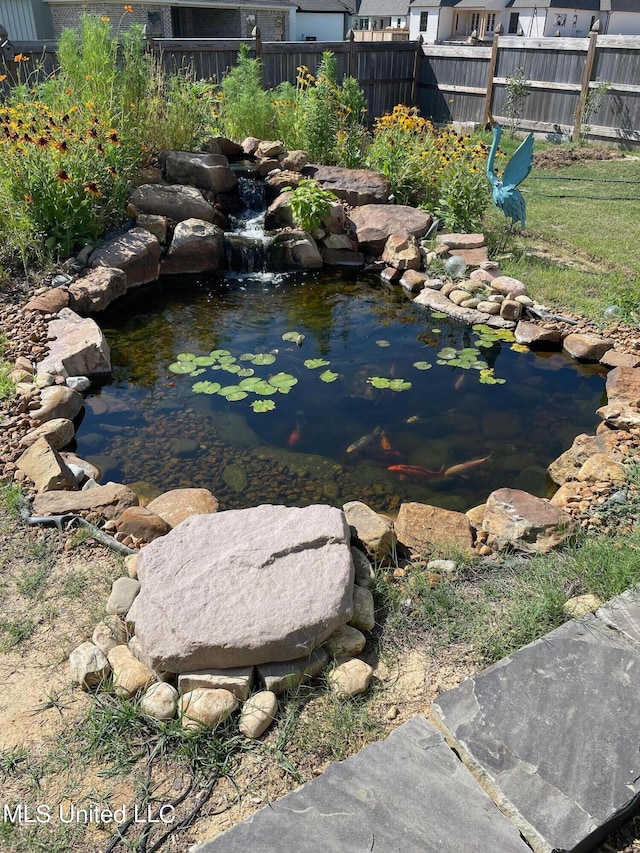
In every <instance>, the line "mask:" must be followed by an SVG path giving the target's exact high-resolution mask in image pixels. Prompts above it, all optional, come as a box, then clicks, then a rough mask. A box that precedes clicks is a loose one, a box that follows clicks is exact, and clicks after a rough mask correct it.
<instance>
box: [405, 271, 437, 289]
mask: <svg viewBox="0 0 640 853" xmlns="http://www.w3.org/2000/svg"><path fill="white" fill-rule="evenodd" d="M430 278H431V276H430V275H429V274H428V273H426V272H419V271H418V269H417V268H416V269H408V270H406V272H405V273H404V274H403V275H402V277H401V279H400V284H401V285H402V287H404V289H405V290H408V291H409V293H418V292H419V291H420V290H422V288H423V287H424V286H425V281H428V280H429V279H430Z"/></svg>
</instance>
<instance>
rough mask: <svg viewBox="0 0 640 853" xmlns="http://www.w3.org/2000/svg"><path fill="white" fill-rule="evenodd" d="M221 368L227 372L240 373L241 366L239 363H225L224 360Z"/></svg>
mask: <svg viewBox="0 0 640 853" xmlns="http://www.w3.org/2000/svg"><path fill="white" fill-rule="evenodd" d="M221 367H222V369H223V370H226V371H227V373H240V371H241V370H242V368H241V367H240V365H239V364H227V363H226V362H225V363H224V364H222V365H221Z"/></svg>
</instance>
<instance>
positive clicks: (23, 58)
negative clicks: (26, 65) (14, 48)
mask: <svg viewBox="0 0 640 853" xmlns="http://www.w3.org/2000/svg"><path fill="white" fill-rule="evenodd" d="M13 61H14V62H28V61H29V57H28V56H26V55H25V54H24V53H16V55H15V56H14V57H13Z"/></svg>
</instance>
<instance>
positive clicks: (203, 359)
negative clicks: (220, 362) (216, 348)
mask: <svg viewBox="0 0 640 853" xmlns="http://www.w3.org/2000/svg"><path fill="white" fill-rule="evenodd" d="M214 361H215V359H213V358H211V356H210V355H199V356H198V357H197V358H194V360H193V363H194V364H197V365H198V367H210V366H211V365H212V364H213V362H214Z"/></svg>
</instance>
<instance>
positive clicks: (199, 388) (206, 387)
mask: <svg viewBox="0 0 640 853" xmlns="http://www.w3.org/2000/svg"><path fill="white" fill-rule="evenodd" d="M191 390H192V391H194V392H195V393H196V394H217V393H218V391H219V390H220V383H219V382H195V383H194V384H193V385H192V386H191Z"/></svg>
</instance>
